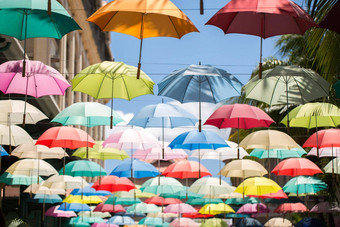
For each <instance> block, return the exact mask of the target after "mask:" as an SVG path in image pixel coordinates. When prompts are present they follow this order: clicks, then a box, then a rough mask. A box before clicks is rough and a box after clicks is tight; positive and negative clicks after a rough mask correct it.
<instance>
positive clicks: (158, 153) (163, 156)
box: [132, 147, 188, 161]
mask: <svg viewBox="0 0 340 227" xmlns="http://www.w3.org/2000/svg"><path fill="white" fill-rule="evenodd" d="M132 157H133V158H139V159H141V160H145V161H146V160H165V161H168V160H171V159H186V158H187V157H188V154H187V153H186V152H185V151H184V149H171V148H170V147H165V148H164V149H163V148H161V147H154V148H149V149H146V150H143V149H137V150H136V151H135V152H134V153H133V155H132Z"/></svg>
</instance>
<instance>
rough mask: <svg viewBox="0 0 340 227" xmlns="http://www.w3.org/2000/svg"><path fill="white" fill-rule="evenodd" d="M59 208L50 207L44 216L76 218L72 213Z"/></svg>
mask: <svg viewBox="0 0 340 227" xmlns="http://www.w3.org/2000/svg"><path fill="white" fill-rule="evenodd" d="M59 207H60V205H57V206H53V207H50V208H49V209H48V210H47V211H46V212H45V216H50V217H60V218H70V217H77V214H76V213H75V212H74V211H64V210H59Z"/></svg>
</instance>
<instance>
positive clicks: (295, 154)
mask: <svg viewBox="0 0 340 227" xmlns="http://www.w3.org/2000/svg"><path fill="white" fill-rule="evenodd" d="M304 154H307V152H306V151H305V150H304V149H303V148H301V147H300V148H292V149H290V150H288V149H279V148H277V149H269V150H267V149H262V148H256V149H254V150H253V151H252V152H251V153H250V154H249V155H250V156H252V157H257V158H259V159H263V158H278V159H285V158H301V156H302V155H304Z"/></svg>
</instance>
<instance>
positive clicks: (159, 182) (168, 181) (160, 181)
mask: <svg viewBox="0 0 340 227" xmlns="http://www.w3.org/2000/svg"><path fill="white" fill-rule="evenodd" d="M183 189H184V187H183V185H182V184H181V183H180V182H179V181H178V180H176V179H175V178H172V177H163V176H161V177H154V178H151V179H149V180H147V181H145V182H144V183H143V184H142V186H141V187H140V190H141V191H142V192H150V193H154V194H161V193H175V192H179V191H182V190H183Z"/></svg>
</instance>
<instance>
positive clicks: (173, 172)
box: [162, 160, 212, 179]
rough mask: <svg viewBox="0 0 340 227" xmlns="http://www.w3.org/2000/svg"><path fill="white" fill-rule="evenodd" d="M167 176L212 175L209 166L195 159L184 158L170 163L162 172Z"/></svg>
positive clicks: (193, 176) (197, 176) (191, 176)
mask: <svg viewBox="0 0 340 227" xmlns="http://www.w3.org/2000/svg"><path fill="white" fill-rule="evenodd" d="M162 175H163V176H166V177H175V178H181V179H184V178H199V177H204V176H212V175H211V173H210V172H209V170H208V169H207V168H205V167H204V166H203V165H202V164H200V163H198V162H195V161H188V160H183V161H179V162H175V163H173V164H171V165H169V166H168V167H167V168H166V169H165V170H164V171H163V173H162Z"/></svg>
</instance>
